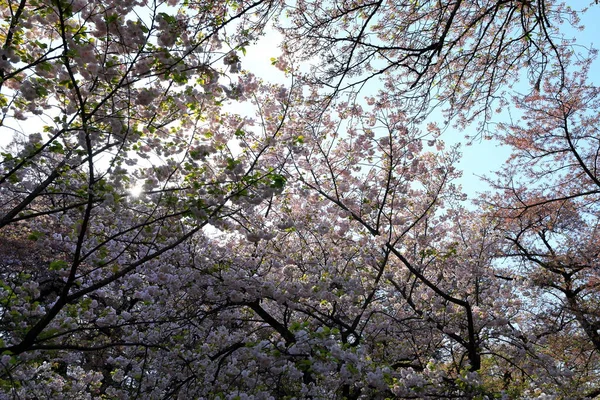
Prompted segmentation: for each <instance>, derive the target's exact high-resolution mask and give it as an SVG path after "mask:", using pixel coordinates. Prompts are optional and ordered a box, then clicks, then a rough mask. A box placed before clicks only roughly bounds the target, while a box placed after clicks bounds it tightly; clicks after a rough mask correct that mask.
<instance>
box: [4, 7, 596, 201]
mask: <svg viewBox="0 0 600 400" xmlns="http://www.w3.org/2000/svg"><path fill="white" fill-rule="evenodd" d="M589 3H590V2H589V0H588V1H584V0H577V1H570V2H569V4H570V5H571V6H572V7H574V8H581V7H583V6H586V5H588V4H589ZM599 19H600V6H592V7H591V8H590V10H589V11H588V12H587V13H586V14H583V16H582V23H583V25H584V26H585V27H586V28H585V30H584V31H581V32H580V31H576V30H574V29H569V28H568V27H566V26H565V29H564V31H565V36H567V37H569V36H570V37H575V38H577V41H578V43H580V44H582V45H584V46H586V47H591V46H594V45H596V46H597V44H598V41H600V28H599V24H598V23H597V21H598V20H599ZM281 39H282V38H281V36H280V35H279V34H278V33H277V32H275V31H274V30H272V29H270V30H268V31H267V33H266V35H264V36H263V37H261V39H260V40H259V41H258V42H257V43H256V44H254V45H251V46H249V47H248V49H247V53H246V56H244V57H242V68H243V69H246V70H248V71H250V72H252V73H254V74H255V75H257V76H259V77H262V78H263V79H265V80H267V81H269V82H276V83H282V84H289V83H290V82H291V78H290V77H286V76H285V74H284V73H283V72H281V71H280V70H278V69H277V68H276V67H274V66H273V65H272V64H271V58H272V57H278V56H279V55H280V53H281V52H280V50H279V48H278V46H279V44H280V43H281ZM599 64H600V63H599V62H598V61H596V62H595V64H594V67H593V68H592V70H591V74H590V77H591V78H592V79H596V81H595V83H596V84H600V82H599V80H600V79H597V77H598V78H600V66H599ZM373 84H374V82H373ZM520 85H521V86H519V85H517V86H516V89H517V90H518V91H520V92H528V91H529V90H528V88H527V87H526V85H523V84H520ZM367 90H368V91H369V92H371V93H373V92H375V91H376V90H377V88H376V87H370V88H367ZM506 111H509V110H505V112H504V113H502V114H500V115H498V119H497V121H498V122H499V121H502V120H503V118H506V116H507V115H508V113H507V112H506ZM251 112H252V111H251V109H250V108H249V111H248V113H249V114H250V113H251ZM436 119H437V120H439V121H441V120H442V117H441V114H440V113H439V112H434V113H433V114H432V115H431V118H430V120H429V121H435V120H436ZM429 121H428V122H429ZM22 124H27V122H24V123H22ZM24 128H26V127H24ZM32 128H33V127H32ZM27 130H28V129H24V131H27ZM34 130H35V129H34ZM1 132H2V134H1V135H0V145H2V144H6V143H7V142H8V140H7V139H8V138H9V137H10V135H9V134H8V132H7V128H6V127H3V128H2V130H1ZM474 133H475V127H474V126H473V127H472V128H470V129H467V130H465V131H458V130H456V129H451V128H450V129H447V130H445V131H444V133H443V135H442V139H443V140H444V141H445V142H446V143H447V144H454V143H460V144H461V147H462V153H463V157H462V159H461V161H460V163H459V168H460V169H462V170H463V177H462V179H461V180H460V182H459V183H460V184H462V186H463V190H464V191H465V192H466V193H467V194H468V196H469V197H470V198H474V197H475V196H476V194H477V192H478V191H484V190H487V189H488V186H487V184H486V183H485V182H483V181H482V180H481V179H480V178H479V177H480V176H483V175H488V176H489V175H490V174H492V172H493V171H496V170H498V169H499V168H500V167H501V166H502V164H503V163H504V161H505V160H506V158H507V157H508V155H509V149H508V148H507V147H502V146H500V145H499V144H498V143H497V142H495V141H490V140H475V141H473V142H472V143H471V144H469V145H467V141H466V140H465V135H473V134H474Z"/></svg>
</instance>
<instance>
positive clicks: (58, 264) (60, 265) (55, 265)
mask: <svg viewBox="0 0 600 400" xmlns="http://www.w3.org/2000/svg"><path fill="white" fill-rule="evenodd" d="M68 266H69V264H68V263H67V262H66V261H65V260H55V261H52V262H51V263H50V271H59V270H61V269H65V268H67V267H68Z"/></svg>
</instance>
